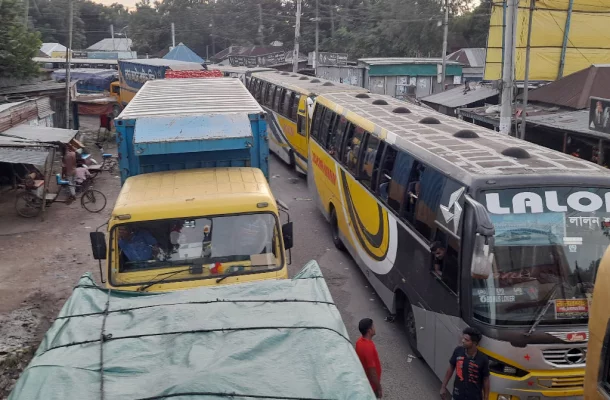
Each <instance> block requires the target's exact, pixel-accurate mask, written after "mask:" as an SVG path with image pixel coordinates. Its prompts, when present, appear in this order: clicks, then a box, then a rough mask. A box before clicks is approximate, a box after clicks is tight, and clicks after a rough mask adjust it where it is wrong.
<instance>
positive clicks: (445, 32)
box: [441, 0, 449, 92]
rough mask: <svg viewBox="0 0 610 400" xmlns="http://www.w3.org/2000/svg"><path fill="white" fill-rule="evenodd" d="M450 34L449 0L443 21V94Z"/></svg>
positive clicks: (447, 0) (446, 0) (446, 3)
mask: <svg viewBox="0 0 610 400" xmlns="http://www.w3.org/2000/svg"><path fill="white" fill-rule="evenodd" d="M448 34H449V0H445V19H444V21H443V71H442V73H441V92H444V91H445V76H446V75H447V35H448Z"/></svg>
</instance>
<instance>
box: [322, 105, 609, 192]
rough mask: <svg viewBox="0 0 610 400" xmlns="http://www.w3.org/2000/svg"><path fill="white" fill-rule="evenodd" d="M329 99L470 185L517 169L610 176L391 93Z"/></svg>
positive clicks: (381, 134)
mask: <svg viewBox="0 0 610 400" xmlns="http://www.w3.org/2000/svg"><path fill="white" fill-rule="evenodd" d="M325 99H328V100H330V101H332V102H333V103H331V104H330V105H336V106H335V111H336V112H338V113H341V114H343V115H346V114H345V112H346V111H351V113H348V114H347V118H348V119H351V118H354V115H356V116H361V117H362V118H365V119H366V120H368V121H370V122H371V123H372V124H374V129H373V134H374V135H376V136H379V137H382V138H385V140H386V141H387V142H388V143H390V144H394V145H395V146H397V147H398V148H402V149H405V150H407V151H409V152H410V153H411V154H413V155H415V156H416V157H418V158H421V159H424V160H428V161H432V160H434V162H435V165H437V166H438V168H440V169H441V171H443V172H444V173H447V174H449V175H450V176H453V177H456V178H458V179H462V180H463V181H464V183H465V184H467V185H469V184H471V183H472V181H473V179H475V178H485V179H488V178H491V177H493V176H495V177H498V178H499V177H505V176H514V175H535V176H536V175H537V176H544V175H547V176H548V175H560V176H564V177H566V178H567V177H570V178H571V179H578V178H577V177H578V176H582V175H586V176H589V177H593V176H597V177H603V178H608V179H610V171H608V170H607V169H606V168H602V167H600V166H598V165H596V164H593V163H591V162H589V161H585V160H581V159H578V158H574V157H571V156H569V155H567V154H563V153H561V152H557V151H554V150H551V149H548V148H546V147H542V146H539V145H536V144H533V143H529V142H526V141H524V140H520V139H517V138H513V137H510V136H508V135H502V134H499V133H496V132H494V131H492V130H490V129H485V128H482V127H479V126H476V125H474V124H471V123H468V122H465V121H462V120H459V119H456V118H454V117H450V116H446V115H443V114H440V113H437V112H434V111H431V110H429V109H425V108H423V107H419V106H416V105H414V104H407V103H405V102H403V101H400V100H397V99H394V98H392V97H389V96H382V95H374V94H370V95H369V98H357V97H356V96H355V95H353V94H348V93H335V94H329V95H322V96H320V97H318V98H317V101H318V102H319V103H318V104H320V103H322V104H324V102H325ZM376 100H384V101H385V103H387V104H373V102H374V101H376ZM377 103H379V102H377ZM337 106H338V107H337ZM398 107H402V108H408V110H409V111H410V112H408V113H405V112H403V113H395V112H393V110H395V109H396V108H398ZM403 111H404V110H403ZM425 117H433V118H435V119H437V120H438V122H439V123H424V122H422V120H423V118H425ZM461 130H469V131H472V132H473V133H475V134H476V135H477V136H478V137H477V138H460V137H456V136H454V135H455V134H456V133H457V132H458V131H461ZM512 147H517V148H521V149H523V150H526V151H527V152H528V153H529V154H530V158H522V159H517V158H513V157H509V156H505V155H503V154H502V151H504V150H506V149H508V148H512ZM541 179H542V178H541Z"/></svg>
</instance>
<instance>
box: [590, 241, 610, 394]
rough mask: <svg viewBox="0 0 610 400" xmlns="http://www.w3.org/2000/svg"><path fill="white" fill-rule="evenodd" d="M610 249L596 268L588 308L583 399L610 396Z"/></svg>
mask: <svg viewBox="0 0 610 400" xmlns="http://www.w3.org/2000/svg"><path fill="white" fill-rule="evenodd" d="M609 346H610V250H607V251H606V254H604V257H603V258H602V261H601V263H600V265H599V267H598V270H597V277H596V278H595V288H594V289H593V300H592V302H591V309H590V310H589V345H588V349H587V366H586V370H585V399H586V400H589V399H590V400H608V399H610V351H609V350H608V347H609Z"/></svg>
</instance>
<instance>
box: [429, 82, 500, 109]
mask: <svg viewBox="0 0 610 400" xmlns="http://www.w3.org/2000/svg"><path fill="white" fill-rule="evenodd" d="M464 90H465V89H464V87H463V86H461V87H457V88H454V89H450V90H446V91H444V92H441V93H435V94H432V95H430V96H426V97H424V98H422V99H420V100H421V101H423V102H424V103H434V104H440V105H442V106H445V107H450V108H457V107H461V106H466V105H468V104H472V103H476V102H477V101H481V100H485V99H488V98H490V97H494V96H497V95H498V94H499V93H500V91H499V90H498V89H492V88H490V87H488V86H482V85H477V86H475V87H474V88H473V89H471V90H469V91H467V92H465V91H464Z"/></svg>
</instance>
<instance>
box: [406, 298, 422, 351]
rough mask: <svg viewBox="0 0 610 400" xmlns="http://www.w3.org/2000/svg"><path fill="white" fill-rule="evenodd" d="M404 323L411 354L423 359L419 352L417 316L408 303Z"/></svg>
mask: <svg viewBox="0 0 610 400" xmlns="http://www.w3.org/2000/svg"><path fill="white" fill-rule="evenodd" d="M403 313H404V314H403V323H404V326H405V332H406V334H407V341H408V342H409V346H411V352H412V353H413V355H414V356H415V357H417V358H422V356H421V353H420V352H419V351H418V350H417V325H416V324H415V314H414V313H413V307H411V304H409V302H408V301H406V302H405V308H404V310H403Z"/></svg>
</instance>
